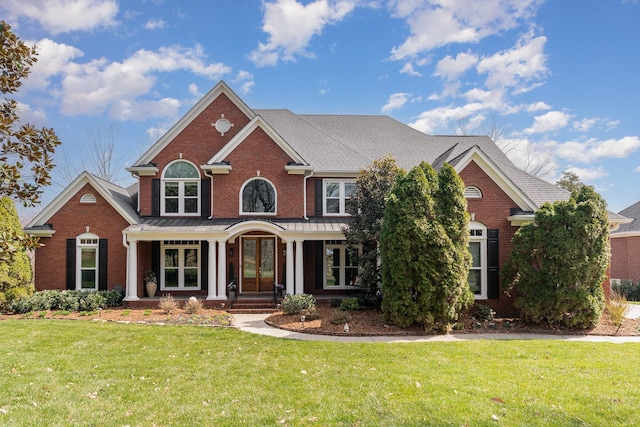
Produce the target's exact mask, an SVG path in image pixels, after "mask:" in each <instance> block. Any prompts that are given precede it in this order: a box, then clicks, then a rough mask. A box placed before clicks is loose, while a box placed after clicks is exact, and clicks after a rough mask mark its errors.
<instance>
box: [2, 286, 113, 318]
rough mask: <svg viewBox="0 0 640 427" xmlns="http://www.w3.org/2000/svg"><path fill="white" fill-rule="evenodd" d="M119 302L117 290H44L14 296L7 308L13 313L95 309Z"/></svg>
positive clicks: (111, 305)
mask: <svg viewBox="0 0 640 427" xmlns="http://www.w3.org/2000/svg"><path fill="white" fill-rule="evenodd" d="M121 303H122V295H121V294H120V292H117V291H77V290H73V291H67V290H65V291H58V290H44V291H39V292H36V293H34V294H33V295H31V296H26V295H24V296H22V297H19V298H14V299H13V301H12V302H11V303H10V304H9V309H10V310H11V311H13V312H14V313H27V312H29V311H45V310H63V311H95V310H98V309H102V308H107V307H118V306H120V304H121Z"/></svg>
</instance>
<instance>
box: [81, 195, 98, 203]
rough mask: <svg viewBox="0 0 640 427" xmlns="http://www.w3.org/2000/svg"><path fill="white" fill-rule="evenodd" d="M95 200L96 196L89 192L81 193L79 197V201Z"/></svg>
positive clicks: (93, 201) (90, 201)
mask: <svg viewBox="0 0 640 427" xmlns="http://www.w3.org/2000/svg"><path fill="white" fill-rule="evenodd" d="M95 202H96V196H94V195H93V194H91V193H86V194H83V195H82V197H80V203H95Z"/></svg>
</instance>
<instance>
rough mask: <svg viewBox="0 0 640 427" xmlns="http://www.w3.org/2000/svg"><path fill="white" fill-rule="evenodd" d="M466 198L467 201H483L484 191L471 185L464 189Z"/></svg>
mask: <svg viewBox="0 0 640 427" xmlns="http://www.w3.org/2000/svg"><path fill="white" fill-rule="evenodd" d="M464 197H466V198H467V199H481V198H482V191H480V189H479V188H478V187H476V186H473V185H470V186H468V187H465V189H464Z"/></svg>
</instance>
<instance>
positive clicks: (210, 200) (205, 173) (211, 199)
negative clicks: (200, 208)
mask: <svg viewBox="0 0 640 427" xmlns="http://www.w3.org/2000/svg"><path fill="white" fill-rule="evenodd" d="M202 173H204V176H208V177H209V178H211V192H210V193H209V209H211V211H210V212H211V215H209V217H208V218H207V219H208V220H212V219H213V174H211V175H209V174H208V173H207V170H206V169H203V170H202Z"/></svg>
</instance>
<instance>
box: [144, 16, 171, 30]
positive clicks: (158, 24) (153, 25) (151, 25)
mask: <svg viewBox="0 0 640 427" xmlns="http://www.w3.org/2000/svg"><path fill="white" fill-rule="evenodd" d="M166 27H167V21H165V20H164V19H162V18H159V19H149V20H148V21H147V22H145V23H144V28H145V30H162V29H164V28H166Z"/></svg>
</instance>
